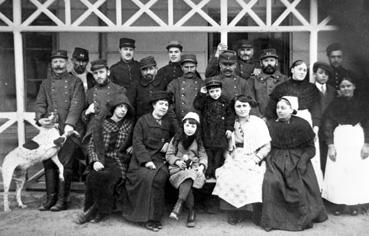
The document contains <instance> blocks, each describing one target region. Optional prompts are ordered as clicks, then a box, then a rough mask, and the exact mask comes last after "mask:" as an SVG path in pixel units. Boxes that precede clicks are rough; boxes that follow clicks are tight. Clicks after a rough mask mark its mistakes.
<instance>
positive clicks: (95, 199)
mask: <svg viewBox="0 0 369 236" xmlns="http://www.w3.org/2000/svg"><path fill="white" fill-rule="evenodd" d="M132 129H133V121H132V120H129V119H124V120H122V121H120V122H115V121H113V120H111V119H110V118H109V119H106V120H104V123H103V145H104V157H105V158H104V159H99V158H101V156H100V157H99V155H97V153H96V145H95V140H94V139H93V137H91V139H90V142H89V145H88V157H89V160H90V171H89V173H88V175H87V179H86V193H85V206H84V208H85V210H87V209H88V208H90V207H91V206H92V204H93V203H96V204H97V208H98V211H99V212H100V213H102V214H109V213H111V211H112V210H113V206H114V202H115V201H116V200H118V198H117V197H118V196H117V195H116V193H117V191H116V190H117V189H118V188H117V187H118V184H119V183H120V181H121V180H124V179H125V173H126V170H127V165H128V162H129V157H128V155H127V156H126V155H123V154H122V153H121V150H126V149H127V147H128V145H129V144H130V137H131V134H132ZM96 161H98V162H101V163H102V164H103V165H104V169H103V170H100V171H95V170H94V169H93V168H92V165H93V163H94V162H96Z"/></svg>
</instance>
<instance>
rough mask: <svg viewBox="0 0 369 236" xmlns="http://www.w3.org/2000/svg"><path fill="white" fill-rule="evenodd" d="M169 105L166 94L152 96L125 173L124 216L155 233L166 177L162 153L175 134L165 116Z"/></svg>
mask: <svg viewBox="0 0 369 236" xmlns="http://www.w3.org/2000/svg"><path fill="white" fill-rule="evenodd" d="M170 101H172V98H171V96H170V93H168V92H165V91H155V92H153V93H152V95H151V98H150V102H151V104H152V106H153V111H152V113H147V114H146V115H143V116H142V117H140V118H139V119H138V121H137V123H136V126H135V128H134V131H133V156H132V159H131V162H130V164H129V167H128V171H127V180H126V191H127V201H128V202H127V204H128V208H129V209H126V210H125V211H124V212H123V216H124V217H125V218H126V219H127V220H129V221H133V222H142V223H144V226H145V227H146V228H147V229H149V230H152V231H155V232H157V231H159V230H160V229H161V228H162V224H161V218H162V216H163V211H164V201H165V199H164V188H165V184H166V182H167V180H168V177H169V172H168V167H167V166H166V164H165V152H166V151H167V148H168V144H169V141H170V139H171V138H172V137H173V135H174V133H175V127H174V123H173V122H172V120H171V119H170V118H169V117H168V116H166V114H167V111H168V106H169V103H170Z"/></svg>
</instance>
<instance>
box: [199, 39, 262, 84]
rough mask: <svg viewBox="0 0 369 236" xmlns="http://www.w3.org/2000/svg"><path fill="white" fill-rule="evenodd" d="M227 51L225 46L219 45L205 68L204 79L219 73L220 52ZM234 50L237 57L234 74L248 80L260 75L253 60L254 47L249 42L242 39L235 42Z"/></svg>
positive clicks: (257, 66)
mask: <svg viewBox="0 0 369 236" xmlns="http://www.w3.org/2000/svg"><path fill="white" fill-rule="evenodd" d="M224 50H227V46H226V45H224V44H222V43H220V44H219V45H218V47H217V51H216V53H215V55H214V57H213V58H212V59H210V61H209V64H208V66H207V67H206V72H205V77H206V78H208V77H211V76H215V75H218V74H219V73H220V65H219V56H220V54H221V53H222V51H224ZM236 50H237V55H238V60H237V67H236V74H237V75H238V76H241V77H242V78H243V79H246V80H248V79H249V78H250V76H251V75H252V74H258V73H260V69H258V68H259V65H258V62H257V61H256V60H254V58H253V57H254V45H253V43H252V42H251V41H249V40H245V39H242V40H240V41H238V42H237V44H236Z"/></svg>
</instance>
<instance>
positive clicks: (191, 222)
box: [186, 208, 196, 228]
mask: <svg viewBox="0 0 369 236" xmlns="http://www.w3.org/2000/svg"><path fill="white" fill-rule="evenodd" d="M195 221H196V212H195V210H194V209H193V208H192V209H188V217H187V224H186V225H187V227H189V228H193V227H195V225H196V222H195Z"/></svg>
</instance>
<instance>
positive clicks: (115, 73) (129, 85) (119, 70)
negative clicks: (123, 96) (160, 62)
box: [110, 38, 141, 104]
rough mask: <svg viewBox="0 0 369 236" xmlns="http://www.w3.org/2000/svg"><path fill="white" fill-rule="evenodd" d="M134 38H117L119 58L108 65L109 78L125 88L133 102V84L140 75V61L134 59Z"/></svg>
mask: <svg viewBox="0 0 369 236" xmlns="http://www.w3.org/2000/svg"><path fill="white" fill-rule="evenodd" d="M135 48H136V45H135V40H133V39H130V38H121V39H120V40H119V54H120V56H121V59H120V61H119V62H117V63H115V64H114V65H112V66H111V67H110V79H111V81H112V82H114V83H115V84H118V85H120V86H122V87H124V88H125V89H127V97H128V99H129V101H130V102H131V104H133V96H134V94H133V92H134V84H135V82H136V81H139V79H140V77H141V70H140V63H139V62H138V61H136V60H134V55H135Z"/></svg>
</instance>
